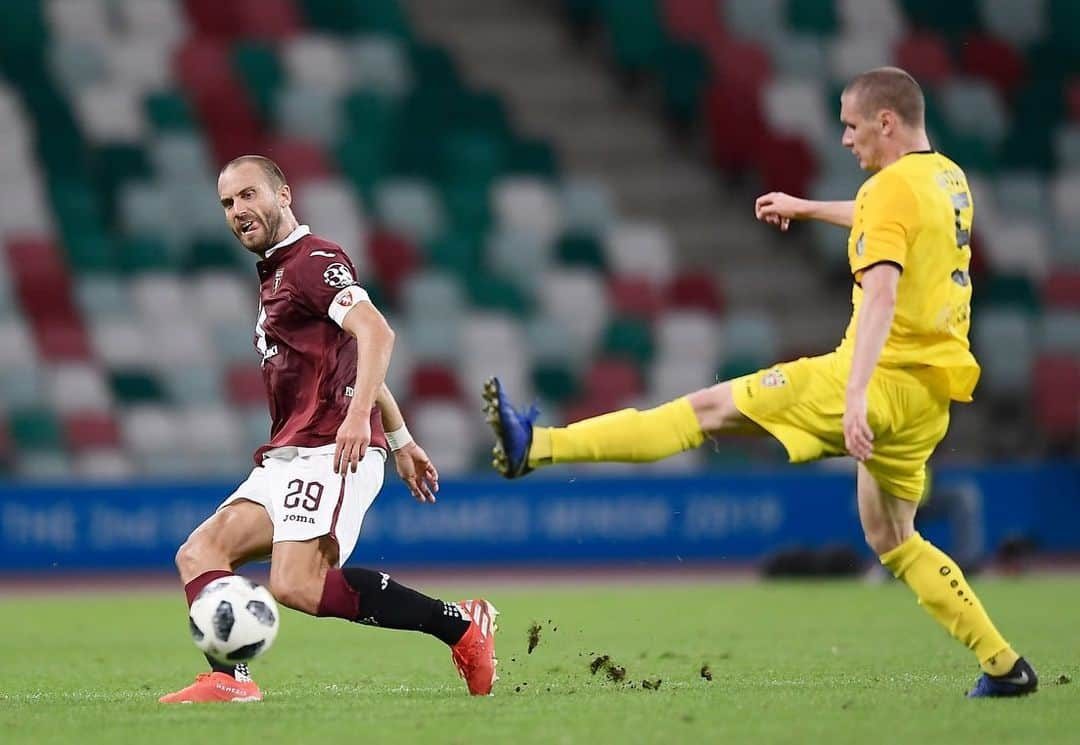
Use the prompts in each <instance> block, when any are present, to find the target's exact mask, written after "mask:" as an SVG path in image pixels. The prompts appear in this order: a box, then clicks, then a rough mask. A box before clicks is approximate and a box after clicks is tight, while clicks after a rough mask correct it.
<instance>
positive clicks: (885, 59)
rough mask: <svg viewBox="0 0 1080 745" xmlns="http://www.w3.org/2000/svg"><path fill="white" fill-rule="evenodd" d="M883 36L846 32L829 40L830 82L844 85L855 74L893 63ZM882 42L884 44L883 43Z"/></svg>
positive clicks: (885, 38)
mask: <svg viewBox="0 0 1080 745" xmlns="http://www.w3.org/2000/svg"><path fill="white" fill-rule="evenodd" d="M887 38H888V37H885V36H881V37H879V36H877V35H876V34H875V35H873V36H867V35H865V34H856V33H852V32H847V33H846V34H844V35H842V36H838V37H836V38H835V39H833V40H832V41H830V42H829V43H828V44H829V47H828V57H829V72H830V77H831V82H833V83H834V84H839V85H846V84H847V82H848V81H849V80H851V79H852V78H854V77H855V76H856V75H858V74H860V73H863V72H866V71H867V70H870V69H873V68H875V67H881V66H882V65H889V64H892V63H893V55H892V53H891V51H890V50H889V47H888V42H887ZM883 42H884V44H883Z"/></svg>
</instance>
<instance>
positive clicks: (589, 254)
mask: <svg viewBox="0 0 1080 745" xmlns="http://www.w3.org/2000/svg"><path fill="white" fill-rule="evenodd" d="M555 258H556V259H557V260H558V262H559V263H560V264H565V265H567V266H581V267H587V268H589V269H596V270H599V271H603V270H604V269H605V267H606V264H607V262H606V260H605V258H604V247H603V245H601V243H600V241H599V240H598V239H597V238H595V237H594V236H592V235H588V234H582V233H576V234H574V233H572V234H568V235H564V236H563V237H562V238H561V239H560V240H559V242H558V244H557V245H556V247H555Z"/></svg>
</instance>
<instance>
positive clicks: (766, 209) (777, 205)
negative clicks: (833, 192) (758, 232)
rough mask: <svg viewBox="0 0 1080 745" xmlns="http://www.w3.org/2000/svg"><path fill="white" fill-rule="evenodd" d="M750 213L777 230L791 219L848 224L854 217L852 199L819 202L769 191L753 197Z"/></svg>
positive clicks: (839, 224) (786, 225)
mask: <svg viewBox="0 0 1080 745" xmlns="http://www.w3.org/2000/svg"><path fill="white" fill-rule="evenodd" d="M754 215H755V216H756V217H757V219H758V220H761V221H762V222H767V223H769V224H770V225H777V226H779V228H780V229H781V230H787V229H788V226H789V225H790V224H791V221H792V220H818V221H819V222H825V223H828V224H830V225H837V226H839V227H841V228H850V227H851V223H852V222H853V221H854V219H855V202H854V201H850V202H821V201H817V200H814V199H800V198H799V197H793V196H791V195H790V194H785V193H784V192H782V191H773V192H769V193H768V194H762V195H761V196H760V197H758V198H757V201H756V202H754Z"/></svg>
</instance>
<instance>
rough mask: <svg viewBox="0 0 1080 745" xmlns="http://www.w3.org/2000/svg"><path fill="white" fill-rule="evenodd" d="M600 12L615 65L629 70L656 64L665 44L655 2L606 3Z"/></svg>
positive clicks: (625, 0)
mask: <svg viewBox="0 0 1080 745" xmlns="http://www.w3.org/2000/svg"><path fill="white" fill-rule="evenodd" d="M601 13H602V15H603V18H604V20H605V21H606V25H607V32H608V37H609V39H610V40H611V45H612V51H613V52H614V56H615V61H616V62H618V63H619V64H620V65H621V66H622V67H623V68H625V69H628V70H643V69H644V68H646V67H648V66H650V65H651V64H653V62H654V61H655V60H656V58H657V56H658V55H659V54H660V51H661V50H662V49H663V47H664V43H665V42H666V39H665V36H664V25H663V24H662V23H661V22H660V19H659V17H658V14H657V8H656V0H604V2H603V5H602V8H601Z"/></svg>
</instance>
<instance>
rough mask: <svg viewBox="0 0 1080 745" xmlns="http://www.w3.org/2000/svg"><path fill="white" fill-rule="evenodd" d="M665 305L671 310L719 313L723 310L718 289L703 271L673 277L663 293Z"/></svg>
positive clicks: (688, 272)
mask: <svg viewBox="0 0 1080 745" xmlns="http://www.w3.org/2000/svg"><path fill="white" fill-rule="evenodd" d="M665 303H666V304H667V306H668V307H669V308H671V309H673V310H675V309H696V310H702V311H708V312H711V313H719V312H720V311H722V310H723V308H724V299H723V297H722V296H721V293H720V288H719V287H717V286H716V283H715V282H714V281H713V279H712V278H711V277H710V275H709V274H708V272H705V271H703V270H700V269H699V270H696V271H687V272H683V273H680V274H677V275H675V277H673V278H672V280H671V282H670V283H668V286H667V288H666V291H665Z"/></svg>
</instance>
